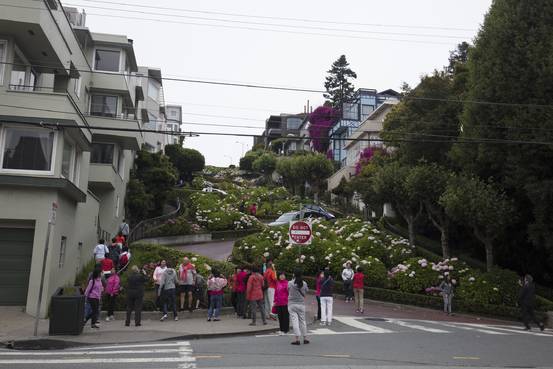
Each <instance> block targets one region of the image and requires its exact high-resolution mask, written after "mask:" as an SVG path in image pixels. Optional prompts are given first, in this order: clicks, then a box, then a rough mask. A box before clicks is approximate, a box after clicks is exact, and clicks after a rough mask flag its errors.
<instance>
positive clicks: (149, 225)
mask: <svg viewBox="0 0 553 369" xmlns="http://www.w3.org/2000/svg"><path fill="white" fill-rule="evenodd" d="M180 211H181V202H180V200H179V199H177V208H176V209H175V210H174V211H172V212H170V213H167V214H164V215H161V216H159V217H155V218H150V219H144V220H143V221H141V222H140V223H138V224H137V225H136V226H134V227H133V228H132V229H131V232H130V233H129V240H128V242H129V243H131V242H134V241H136V240H140V239H142V238H144V236H145V235H146V234H147V233H148V232H149V231H150V230H151V229H153V228H155V227H158V226H160V225H162V224H163V223H165V222H166V221H167V220H169V219H172V218H174V217H176V216H177V215H179V213H180Z"/></svg>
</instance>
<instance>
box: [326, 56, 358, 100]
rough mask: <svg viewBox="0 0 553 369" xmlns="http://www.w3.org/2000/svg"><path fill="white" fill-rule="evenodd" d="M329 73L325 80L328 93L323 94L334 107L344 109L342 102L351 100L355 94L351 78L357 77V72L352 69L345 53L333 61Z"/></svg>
mask: <svg viewBox="0 0 553 369" xmlns="http://www.w3.org/2000/svg"><path fill="white" fill-rule="evenodd" d="M327 73H328V76H326V82H325V89H326V91H327V93H326V94H323V96H324V97H325V98H326V99H329V100H330V101H331V102H332V106H333V107H334V108H338V109H342V104H343V103H344V102H348V101H350V100H351V99H352V98H353V96H354V93H355V87H354V86H353V83H351V81H350V79H355V78H357V74H356V73H355V72H354V71H352V70H351V69H350V67H349V63H348V61H347V60H346V56H345V55H342V56H340V57H339V58H338V60H336V61H335V62H334V63H332V67H331V68H330V70H329V71H328V72H327Z"/></svg>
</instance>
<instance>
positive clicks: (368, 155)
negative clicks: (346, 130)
mask: <svg viewBox="0 0 553 369" xmlns="http://www.w3.org/2000/svg"><path fill="white" fill-rule="evenodd" d="M377 152H382V150H381V149H379V148H377V147H371V146H369V147H366V148H365V149H363V151H361V153H360V154H359V159H358V160H357V163H356V164H355V175H358V174H359V173H361V169H363V167H364V166H365V165H367V164H368V163H369V162H370V161H371V159H372V158H373V156H374V155H375V154H376V153H377Z"/></svg>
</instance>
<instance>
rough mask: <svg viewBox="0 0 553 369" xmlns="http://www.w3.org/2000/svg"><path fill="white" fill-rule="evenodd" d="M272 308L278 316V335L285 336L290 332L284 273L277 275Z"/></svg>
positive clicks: (286, 283) (286, 284)
mask: <svg viewBox="0 0 553 369" xmlns="http://www.w3.org/2000/svg"><path fill="white" fill-rule="evenodd" d="M273 308H274V309H275V310H276V314H277V316H278V324H279V326H280V331H279V334H281V335H283V334H287V333H288V331H289V330H290V313H288V281H287V280H286V274H285V273H284V272H280V273H279V274H278V281H277V283H276V288H275V300H274V306H273Z"/></svg>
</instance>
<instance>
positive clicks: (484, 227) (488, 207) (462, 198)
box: [439, 175, 514, 271]
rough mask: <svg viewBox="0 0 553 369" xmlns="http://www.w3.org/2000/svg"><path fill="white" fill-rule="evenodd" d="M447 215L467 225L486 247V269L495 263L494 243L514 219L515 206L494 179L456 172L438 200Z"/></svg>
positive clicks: (489, 268)
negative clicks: (457, 173) (483, 178)
mask: <svg viewBox="0 0 553 369" xmlns="http://www.w3.org/2000/svg"><path fill="white" fill-rule="evenodd" d="M439 204H440V205H441V206H443V208H444V209H445V212H446V214H447V215H448V216H449V217H451V218H452V219H454V220H455V221H457V222H459V223H461V224H466V225H468V226H469V227H470V228H471V229H472V232H473V234H474V236H475V237H476V238H477V239H478V240H479V241H480V242H482V244H483V245H484V248H485V250H486V268H487V270H488V271H490V270H491V269H492V267H493V265H494V256H493V244H494V241H495V240H497V239H499V238H500V237H501V236H502V233H503V232H504V231H505V229H506V228H507V225H508V224H509V223H510V222H511V221H512V218H513V215H514V208H513V205H512V202H511V200H510V199H508V198H507V196H506V194H505V192H503V191H502V190H500V189H498V188H497V186H496V185H495V184H494V183H492V182H491V181H488V182H484V181H482V180H480V179H478V178H476V177H469V176H466V175H457V176H453V177H451V178H450V180H449V182H448V184H447V188H446V190H445V192H444V193H443V194H442V196H441V197H440V200H439Z"/></svg>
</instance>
